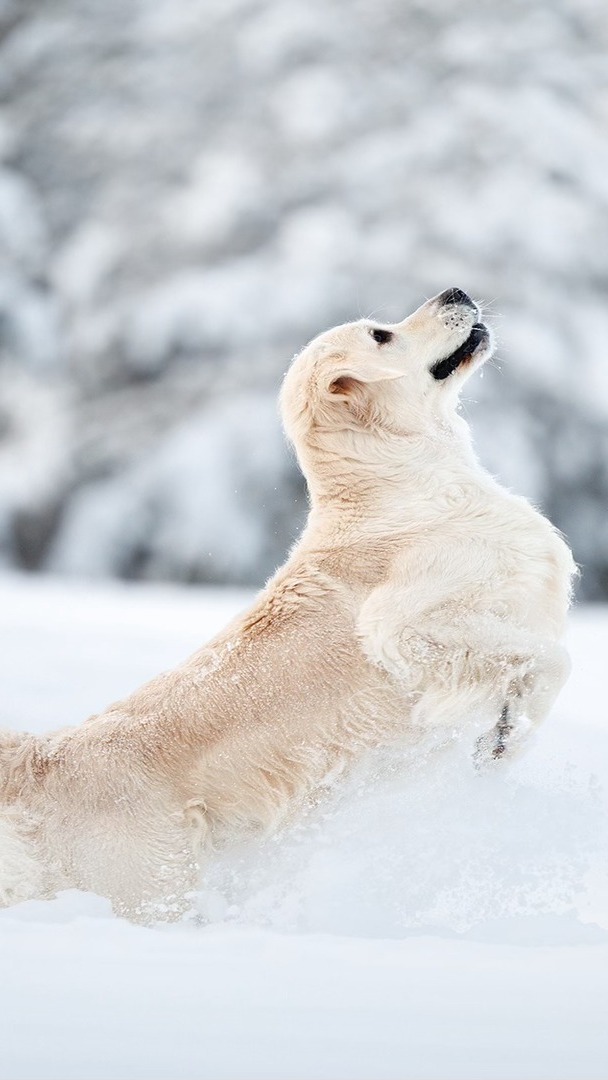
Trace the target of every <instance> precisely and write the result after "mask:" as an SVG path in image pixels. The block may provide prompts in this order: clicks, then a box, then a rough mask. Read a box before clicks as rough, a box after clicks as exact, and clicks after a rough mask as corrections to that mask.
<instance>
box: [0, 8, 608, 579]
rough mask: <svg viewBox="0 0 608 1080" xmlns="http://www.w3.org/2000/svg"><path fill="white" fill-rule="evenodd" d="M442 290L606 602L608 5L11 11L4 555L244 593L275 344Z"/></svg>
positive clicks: (513, 443) (2, 429)
mask: <svg viewBox="0 0 608 1080" xmlns="http://www.w3.org/2000/svg"><path fill="white" fill-rule="evenodd" d="M453 285H455V286H459V287H461V288H464V289H466V290H467V291H468V292H470V293H472V294H473V295H474V296H475V297H477V298H480V299H481V300H483V301H486V302H487V304H488V306H489V307H488V315H489V317H490V319H491V321H493V324H494V327H495V330H496V332H497V335H498V338H499V341H500V349H499V354H498V365H497V366H496V367H490V366H488V367H487V368H486V370H485V371H484V373H483V378H481V377H479V376H478V377H477V378H475V379H474V380H473V381H472V382H471V383H469V385H468V387H467V391H466V398H467V400H466V403H465V408H466V413H467V416H468V418H469V420H470V422H471V424H472V426H473V429H474V433H475V439H476V443H477V446H478V450H479V454H480V456H481V459H482V461H483V462H484V463H485V464H486V465H487V466H488V467H489V468H490V470H491V471H492V472H493V473H495V474H496V475H497V476H498V477H499V478H500V479H501V480H502V481H503V482H505V483H506V484H507V485H509V486H511V487H513V488H514V489H515V490H516V491H518V492H521V493H523V494H526V495H527V496H528V497H529V498H531V499H532V500H533V501H534V502H535V503H536V504H537V505H539V506H540V507H542V508H543V509H544V510H545V511H546V512H547V513H548V514H549V516H550V517H551V518H552V520H553V521H554V522H555V523H556V524H557V525H558V526H559V527H560V528H561V529H563V530H564V532H565V533H566V534H567V536H568V537H569V539H570V542H571V543H572V545H573V548H574V551H575V556H576V558H577V560H578V561H579V563H581V564H582V568H583V576H582V580H581V583H580V587H579V596H580V597H581V598H583V599H587V600H588V599H600V598H602V597H603V598H604V599H605V598H606V597H607V596H608V5H606V3H605V0H544V2H539V0H536V2H535V0H511V2H509V3H508V4H505V3H504V2H503V0H487V2H486V3H484V4H479V3H478V2H472V0H459V2H455V0H349V2H348V3H344V0H0V565H4V566H7V567H19V568H26V569H29V570H37V571H45V572H53V573H60V574H69V575H79V576H86V577H91V576H95V577H123V578H147V579H157V580H181V581H202V582H214V583H234V584H247V585H259V584H261V583H262V582H263V581H264V579H265V578H266V577H267V576H268V575H269V574H270V573H271V572H272V570H273V569H274V567H275V566H276V565H277V564H278V563H280V562H281V560H282V559H283V558H284V555H285V552H286V550H287V548H288V547H289V545H290V544H291V543H292V541H293V540H294V539H295V537H296V535H297V533H298V531H299V529H300V527H301V523H302V520H303V517H304V515H305V509H306V495H305V490H304V486H303V482H302V479H301V477H300V476H299V473H298V471H297V468H296V465H295V462H294V460H293V457H292V456H291V454H290V453H289V451H288V450H287V449H286V447H285V446H284V443H283V439H282V435H281V431H280V426H279V422H278V417H277V409H276V398H277V392H278V387H279V383H280V380H281V377H282V374H283V372H284V371H285V369H286V367H287V365H288V363H289V361H290V359H291V357H292V355H293V354H294V353H295V352H296V351H298V350H299V349H300V348H301V347H302V345H303V344H304V343H305V342H306V341H307V340H308V339H309V338H310V337H312V336H313V335H315V334H316V333H318V332H319V331H321V330H322V329H324V328H326V327H328V326H330V325H332V324H334V323H336V322H340V321H344V320H348V319H352V318H358V317H360V316H369V315H371V314H375V315H376V317H377V318H379V319H380V320H384V321H391V320H394V319H401V318H403V317H404V316H405V315H406V314H407V313H408V312H409V311H411V310H412V309H413V308H414V307H416V306H417V305H418V304H419V303H421V302H422V301H423V300H424V299H425V298H426V297H428V296H431V295H433V294H434V293H437V292H439V291H440V290H442V289H444V288H446V287H448V286H453Z"/></svg>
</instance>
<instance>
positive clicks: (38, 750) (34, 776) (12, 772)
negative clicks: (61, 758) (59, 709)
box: [0, 731, 48, 805]
mask: <svg viewBox="0 0 608 1080" xmlns="http://www.w3.org/2000/svg"><path fill="white" fill-rule="evenodd" d="M47 762H48V758H47V755H46V754H45V752H44V749H43V743H42V740H41V739H38V738H36V736H35V735H28V734H26V733H25V732H17V731H15V732H13V731H0V804H4V805H7V804H8V803H11V802H14V801H15V800H16V799H18V798H19V794H20V793H21V792H22V791H23V790H24V789H25V788H27V787H28V786H29V784H30V783H31V782H32V781H33V780H39V779H40V778H41V776H42V775H43V774H44V772H45V770H46V766H47Z"/></svg>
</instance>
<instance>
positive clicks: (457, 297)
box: [437, 289, 477, 310]
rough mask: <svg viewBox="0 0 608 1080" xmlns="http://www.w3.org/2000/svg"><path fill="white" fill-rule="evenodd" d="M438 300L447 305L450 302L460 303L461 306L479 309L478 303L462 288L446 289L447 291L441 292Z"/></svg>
mask: <svg viewBox="0 0 608 1080" xmlns="http://www.w3.org/2000/svg"><path fill="white" fill-rule="evenodd" d="M437 301H438V303H439V304H442V305H444V306H445V307H447V306H448V304H458V305H459V307H470V308H474V309H475V310H477V304H475V303H474V302H473V300H471V297H470V296H467V294H466V292H463V291H462V289H446V290H445V292H442V293H440V294H439V296H438V297H437Z"/></svg>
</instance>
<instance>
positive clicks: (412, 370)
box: [281, 289, 493, 459]
mask: <svg viewBox="0 0 608 1080" xmlns="http://www.w3.org/2000/svg"><path fill="white" fill-rule="evenodd" d="M479 320H480V311H479V308H478V306H477V304H475V303H474V302H473V301H472V300H471V299H470V298H469V297H468V296H467V295H466V293H464V292H462V291H461V290H460V289H446V291H445V292H442V293H440V294H439V295H438V296H436V297H434V298H433V299H432V300H428V301H427V302H426V303H425V304H423V305H422V306H421V307H419V308H418V309H417V310H416V311H415V312H414V313H413V314H412V315H409V316H408V317H407V318H406V319H404V320H403V322H400V323H392V324H390V325H388V324H379V323H377V322H375V321H371V320H368V319H362V320H360V321H359V322H354V323H345V324H344V325H343V326H338V327H336V328H335V329H333V330H328V331H327V332H326V333H324V334H321V335H320V336H319V337H317V338H315V339H314V340H313V341H311V342H310V344H309V345H307V346H306V348H305V349H304V350H303V352H301V353H300V355H299V356H297V357H296V359H295V360H294V362H293V364H292V366H291V368H290V370H289V371H288V373H287V375H286V377H285V381H284V384H283V391H282V396H281V406H282V414H283V422H284V425H285V430H286V432H287V434H288V436H289V437H290V438H291V440H292V441H293V443H294V445H295V447H296V450H297V451H298V454H299V456H300V458H301V459H302V458H303V457H304V458H305V457H306V454H305V450H306V448H307V446H310V447H318V448H323V447H324V446H326V445H327V448H328V449H329V448H330V446H329V444H328V440H332V443H333V442H334V439H333V437H334V436H335V435H336V434H337V433H339V432H344V433H348V435H347V444H348V451H349V452H350V453H351V454H353V455H354V456H359V453H361V454H362V455H363V456H364V455H365V453H366V452H367V451H369V435H370V434H371V433H375V434H376V435H379V436H382V435H383V434H384V435H385V436H389V435H397V436H398V435H403V436H407V435H413V436H416V435H425V434H433V433H434V432H437V433H438V432H440V431H441V430H442V429H445V428H446V425H447V426H451V425H456V424H457V419H456V405H457V400H458V392H459V390H460V388H461V387H462V384H463V383H464V381H465V380H466V379H467V378H468V376H469V375H470V374H471V373H472V372H473V371H474V370H475V369H476V368H478V367H479V366H480V365H481V364H482V363H483V362H484V360H486V359H487V358H488V357H489V356H490V354H491V352H492V348H493V346H492V337H491V334H490V331H489V330H488V328H487V327H486V326H484V325H483V323H481V322H480V321H479ZM358 436H361V438H358ZM365 436H367V438H366V437H365ZM336 449H337V447H336Z"/></svg>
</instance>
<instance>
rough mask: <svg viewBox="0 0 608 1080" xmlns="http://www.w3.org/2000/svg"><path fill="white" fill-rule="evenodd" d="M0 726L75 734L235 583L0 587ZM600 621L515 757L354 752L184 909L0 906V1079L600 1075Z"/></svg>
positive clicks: (85, 903) (605, 751)
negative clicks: (402, 759)
mask: <svg viewBox="0 0 608 1080" xmlns="http://www.w3.org/2000/svg"><path fill="white" fill-rule="evenodd" d="M0 597H1V604H0V681H1V685H2V688H3V695H2V704H1V706H0V724H1V725H2V726H4V727H15V728H22V729H26V728H27V729H30V730H34V731H40V730H43V729H45V728H48V727H56V726H60V725H63V724H69V723H75V722H78V721H79V720H81V719H83V718H84V717H85V716H86V715H88V714H89V713H90V712H92V711H94V710H97V709H98V708H99V707H101V706H103V705H104V704H105V703H107V702H108V701H110V700H113V699H115V698H117V697H120V696H121V695H122V694H124V693H125V692H126V691H128V690H129V689H131V688H133V687H134V686H135V685H136V684H137V683H138V682H140V681H142V680H143V679H145V678H147V677H148V676H150V675H152V674H154V673H156V672H157V671H159V670H162V669H163V668H166V667H168V666H171V665H172V664H174V663H176V662H177V661H178V660H179V659H180V658H181V657H183V656H184V655H186V654H187V653H189V652H190V651H192V649H194V648H195V647H196V646H197V645H199V644H200V643H201V642H202V641H203V640H204V639H205V638H207V637H208V636H209V635H211V634H212V633H213V632H215V631H216V630H217V629H219V628H220V627H221V626H222V625H223V624H224V623H225V622H226V621H227V619H228V618H229V617H231V616H232V615H233V614H234V613H235V612H236V611H237V610H238V609H239V608H241V607H242V606H244V605H245V604H246V603H247V602H248V599H249V596H248V594H247V593H244V592H237V591H222V590H211V589H206V590H203V589H200V588H197V589H181V588H177V587H168V586H150V585H146V586H119V585H107V584H104V585H86V586H85V585H82V584H78V583H75V582H71V583H67V584H66V583H65V582H59V581H57V580H54V579H52V578H47V579H35V578H20V577H13V576H5V577H4V578H2V579H1V580H0ZM607 639H608V611H607V610H606V609H602V608H581V609H579V610H578V611H576V612H575V613H574V615H573V616H572V620H571V631H570V647H571V651H572V655H573V660H574V670H573V674H572V677H571V680H570V682H569V684H568V685H567V687H566V688H565V690H564V691H563V693H562V696H561V698H560V700H559V701H558V703H557V706H556V708H555V712H554V715H553V717H552V718H551V719H550V720H549V721H548V722H547V723H546V724H545V726H544V728H543V729H542V731H541V732H540V733H539V735H538V736H537V738H536V740H535V742H534V744H533V745H532V746H531V747H530V749H529V751H528V753H527V754H526V755H525V756H524V757H523V758H522V759H521V760H520V761H519V762H517V763H513V764H512V765H510V766H505V763H504V762H503V763H500V766H499V767H497V768H496V769H494V770H491V771H490V772H489V773H486V774H484V775H478V774H476V773H475V772H474V771H473V769H472V768H471V765H470V761H469V758H468V750H467V748H466V747H464V746H461V745H458V744H455V745H454V746H452V747H450V748H449V749H448V750H447V751H445V752H443V753H441V754H436V755H435V756H432V757H428V758H426V759H425V760H424V761H420V762H415V761H413V762H409V763H405V764H403V763H401V764H398V763H396V762H395V761H392V760H391V759H390V757H389V756H386V755H384V756H377V757H374V758H373V759H370V760H368V761H366V762H363V763H362V764H361V766H360V767H359V768H358V769H357V770H356V772H355V774H354V775H353V776H352V777H351V778H350V779H348V780H347V781H344V782H342V783H341V784H340V785H339V786H336V787H335V788H334V789H332V790H331V791H329V792H328V795H327V799H326V800H325V801H324V802H323V803H322V805H321V806H320V807H319V808H317V810H315V811H314V812H311V813H310V814H309V815H308V817H307V818H306V819H305V820H303V821H300V822H298V823H296V824H294V825H292V826H291V827H290V828H286V829H284V830H283V831H282V833H281V834H280V835H278V836H275V837H268V838H266V839H265V840H263V841H258V842H256V843H253V842H251V843H249V844H243V845H240V846H239V848H238V849H232V850H229V851H225V852H218V853H217V854H216V856H215V857H214V859H213V860H212V863H211V865H210V866H209V868H208V872H207V873H206V875H205V881H204V884H203V887H202V889H201V893H200V896H199V898H198V900H197V906H198V908H199V911H200V913H201V914H202V916H203V918H202V919H199V920H188V921H185V922H184V923H181V924H179V925H177V926H170V927H157V928H142V927H136V926H132V925H130V924H128V923H126V922H124V921H123V920H120V919H117V918H115V917H114V916H113V915H112V914H111V912H110V909H109V905H108V904H107V902H106V901H105V900H103V899H101V898H99V897H95V896H92V895H84V894H79V893H77V892H68V893H63V894H61V895H60V896H59V897H58V898H57V899H56V900H54V901H52V902H50V903H37V902H36V903H34V902H32V903H27V904H23V905H20V906H18V907H15V908H10V909H7V910H4V911H2V912H0V955H1V956H2V972H3V979H2V983H1V990H0V1047H1V1050H0V1078H1V1080H72V1078H74V1080H76V1078H78V1080H110V1078H116V1080H140V1078H141V1080H144V1078H145V1080H156V1078H158V1080H166V1078H167V1077H169V1076H171V1077H175V1078H176V1080H205V1078H208V1080H258V1078H259V1080H273V1078H276V1080H376V1078H377V1080H408V1078H411V1080H461V1078H462V1080H575V1078H576V1080H604V1078H605V1076H606V1074H607V1073H608V1031H607V1026H606V1022H605V1017H606V1006H607V1005H608V994H607V991H608V873H607V867H608V858H607V856H608V725H607V723H606V709H605V705H604V684H605V678H604V671H603V665H604V663H605V661H604V657H605V654H606V644H607Z"/></svg>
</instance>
